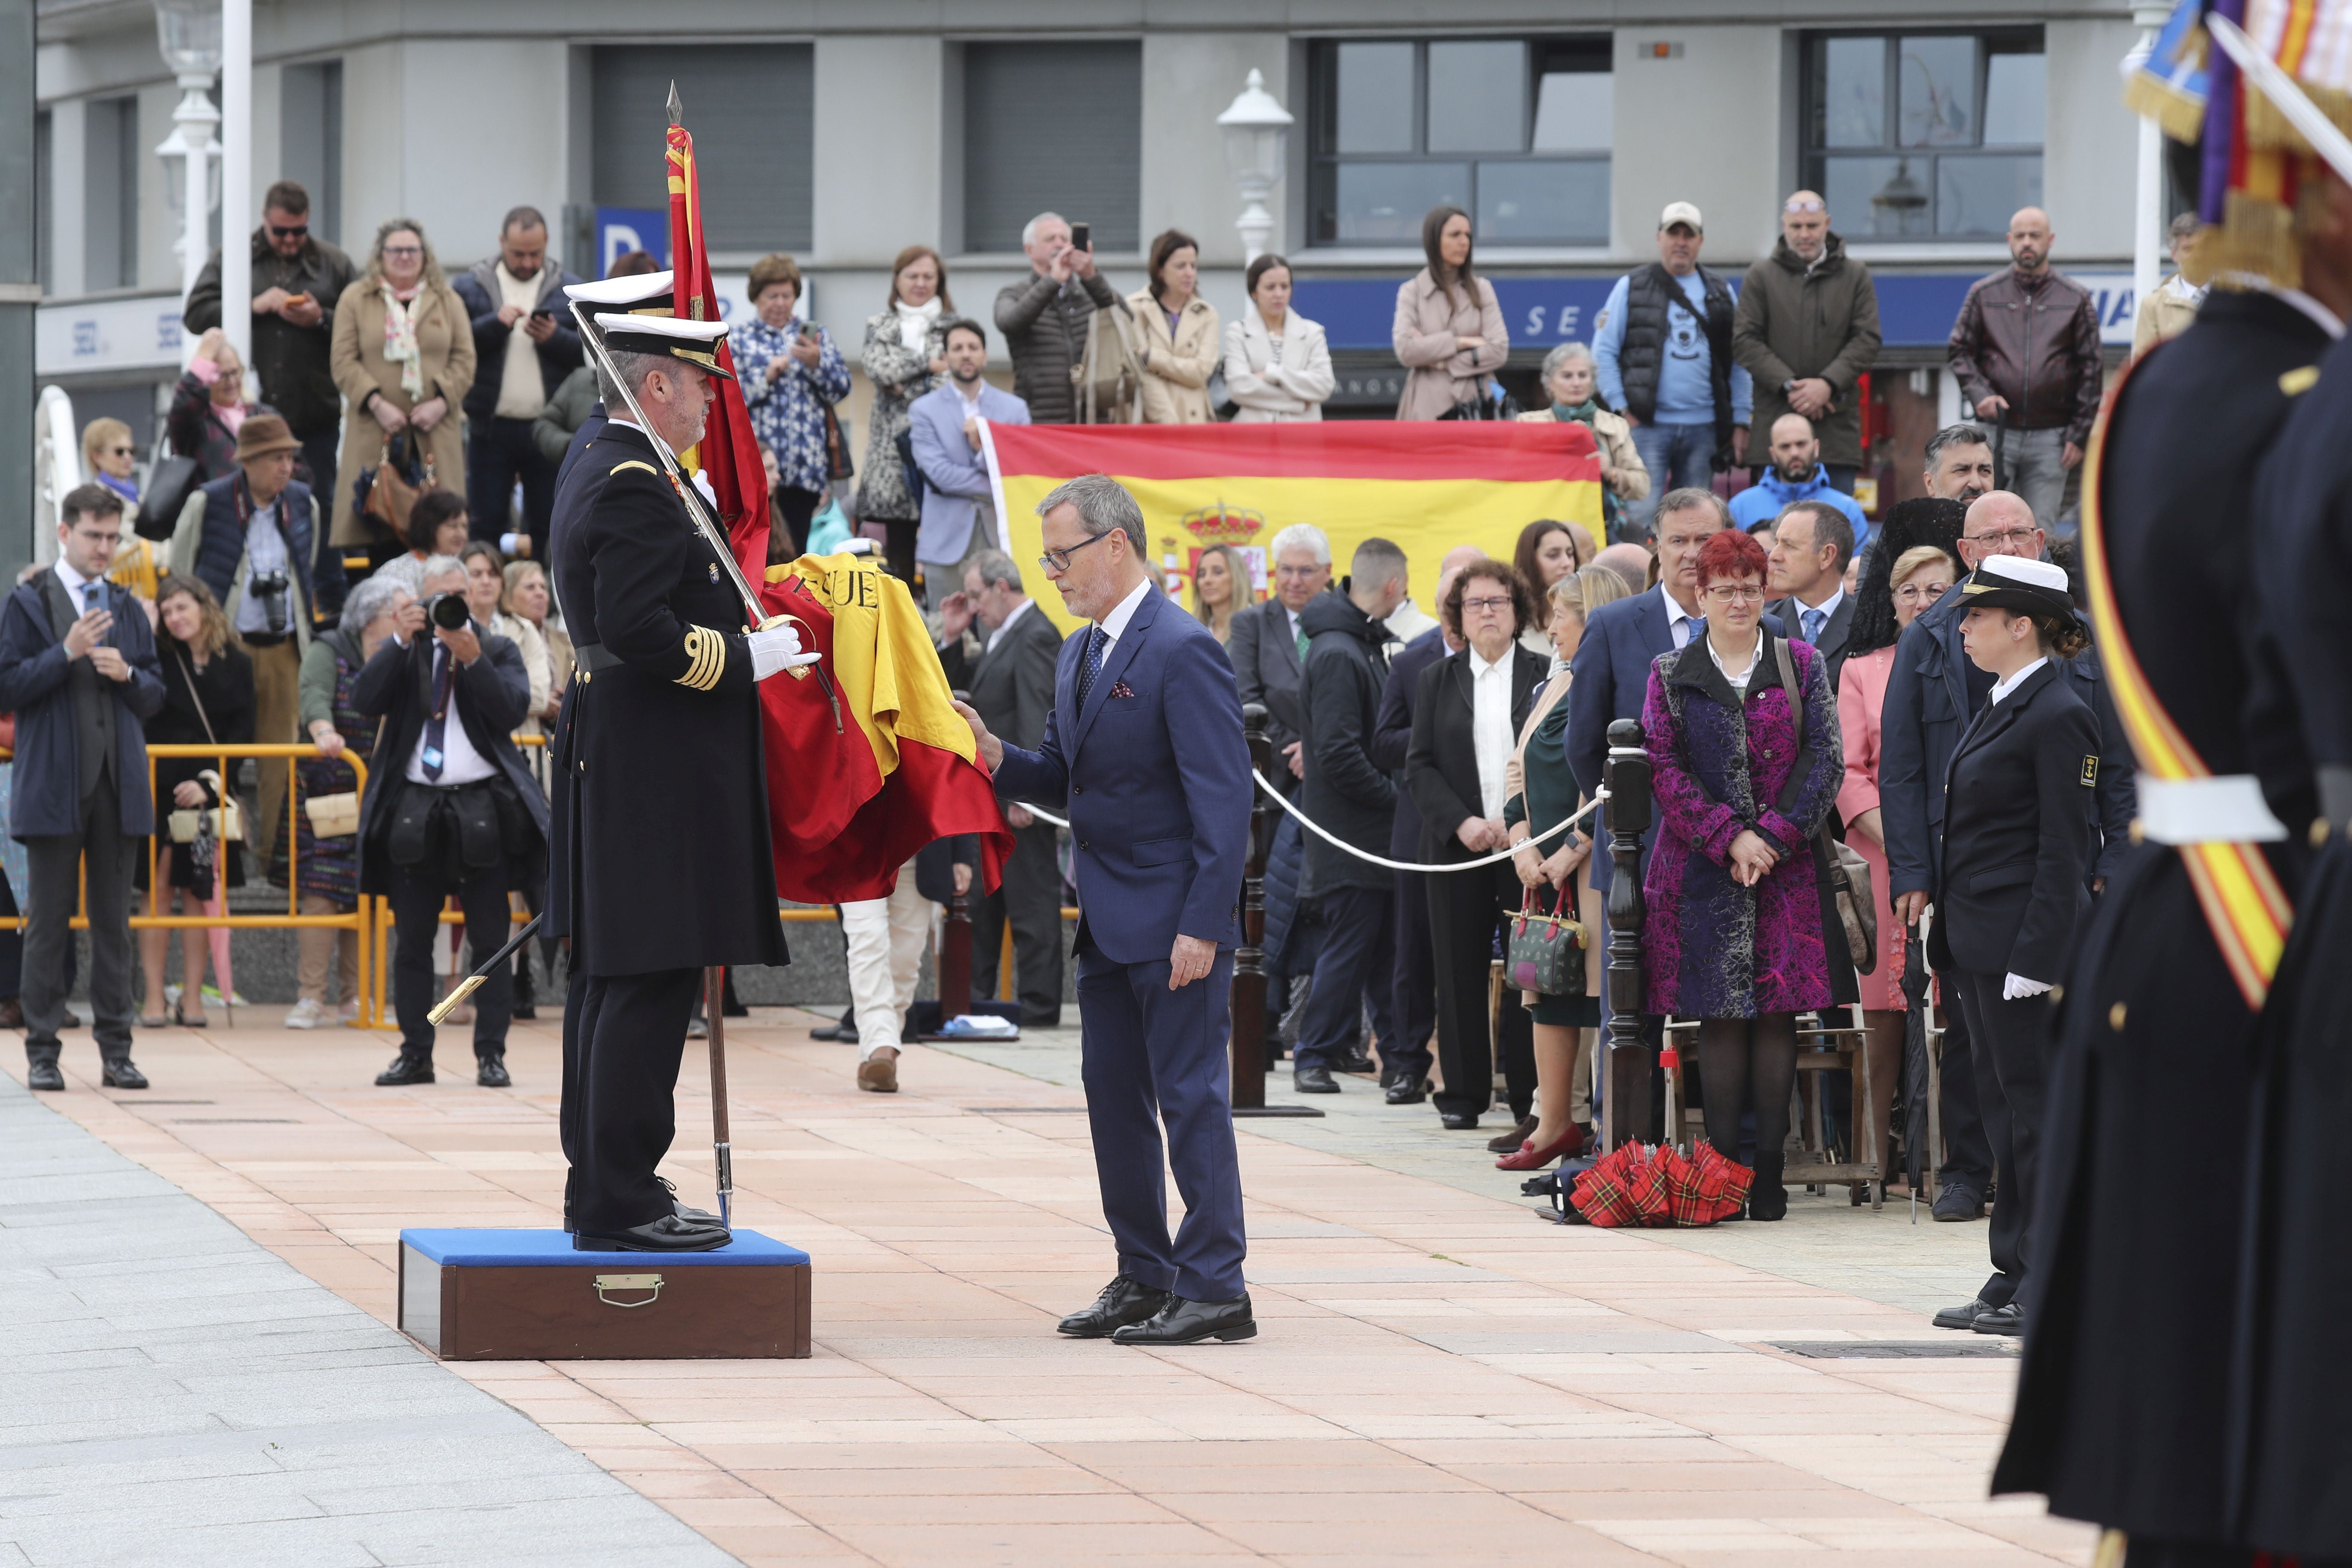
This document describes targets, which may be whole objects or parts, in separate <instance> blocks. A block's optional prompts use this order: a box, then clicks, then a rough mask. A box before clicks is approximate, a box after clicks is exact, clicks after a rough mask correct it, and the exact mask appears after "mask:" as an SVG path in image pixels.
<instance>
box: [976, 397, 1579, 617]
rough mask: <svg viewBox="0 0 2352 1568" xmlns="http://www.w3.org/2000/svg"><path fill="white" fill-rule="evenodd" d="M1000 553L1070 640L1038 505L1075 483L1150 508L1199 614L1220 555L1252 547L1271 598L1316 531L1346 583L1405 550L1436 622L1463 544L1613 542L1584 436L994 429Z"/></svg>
mask: <svg viewBox="0 0 2352 1568" xmlns="http://www.w3.org/2000/svg"><path fill="white" fill-rule="evenodd" d="M981 433H982V447H983V450H984V451H985V453H986V456H987V460H988V470H989V479H990V480H991V482H992V484H993V485H994V487H995V491H996V515H997V518H998V520H999V521H998V526H999V529H1000V530H1001V534H1000V538H1001V539H1002V541H1003V544H1004V548H1005V549H1006V551H1007V552H1010V553H1011V555H1012V556H1013V559H1014V560H1015V561H1017V562H1019V563H1021V572H1022V576H1023V579H1024V582H1025V584H1026V585H1027V587H1028V590H1029V595H1030V597H1032V598H1034V599H1035V600H1036V601H1037V603H1038V605H1040V606H1041V607H1042V608H1044V610H1045V613H1046V614H1047V615H1049V616H1052V617H1053V618H1054V620H1055V622H1057V623H1058V624H1059V625H1060V626H1062V627H1063V628H1064V629H1065V630H1073V629H1075V628H1076V624H1077V623H1076V621H1074V620H1073V619H1072V618H1071V617H1070V616H1069V615H1068V614H1067V612H1066V611H1065V610H1064V609H1063V608H1062V596H1061V595H1059V594H1057V593H1055V592H1054V591H1053V585H1052V584H1050V583H1048V582H1047V581H1046V580H1045V572H1044V570H1043V569H1042V568H1040V567H1039V566H1038V564H1037V557H1038V555H1039V554H1040V553H1041V552H1042V551H1043V549H1044V546H1043V544H1042V542H1041V540H1040V536H1039V527H1040V524H1039V521H1038V518H1037V503H1038V502H1039V501H1041V500H1045V496H1046V494H1047V492H1049V491H1050V490H1052V489H1053V488H1054V487H1055V485H1058V484H1060V483H1061V482H1062V481H1063V480H1065V479H1073V478H1075V477H1076V476H1077V475H1079V474H1095V473H1100V474H1108V475H1109V476H1111V478H1113V479H1117V480H1118V481H1119V482H1120V483H1121V484H1123V485H1125V486H1126V487H1127V488H1128V489H1129V490H1131V491H1132V492H1134V495H1135V499H1136V500H1138V501H1139V502H1141V503H1142V506H1143V519H1144V522H1145V524H1146V525H1147V526H1148V527H1149V529H1150V539H1151V553H1152V555H1153V557H1154V558H1155V559H1156V560H1157V561H1158V562H1159V563H1160V567H1161V568H1162V571H1163V572H1164V573H1166V574H1168V575H1169V578H1170V581H1171V585H1172V586H1173V587H1174V589H1175V590H1176V591H1178V592H1179V593H1181V594H1182V595H1183V596H1184V598H1185V602H1186V603H1187V605H1189V604H1190V602H1191V599H1190V595H1189V593H1188V592H1185V590H1186V588H1187V586H1188V585H1189V584H1190V583H1191V581H1192V564H1193V563H1194V562H1195V561H1196V560H1197V559H1199V556H1200V552H1202V550H1203V549H1205V548H1207V547H1208V546H1209V545H1212V544H1232V545H1236V546H1239V547H1240V548H1241V550H1242V552H1243V553H1244V556H1245V557H1246V558H1248V559H1249V560H1250V561H1251V563H1252V564H1253V566H1254V568H1255V573H1256V574H1257V581H1256V583H1255V585H1254V586H1255V590H1256V593H1257V595H1263V593H1264V591H1265V587H1266V585H1267V580H1266V573H1267V571H1268V570H1269V569H1270V568H1271V566H1272V565H1273V561H1272V558H1271V550H1270V547H1271V544H1272V542H1273V539H1274V536H1275V535H1276V533H1278V532H1280V531H1282V530H1283V529H1285V528H1287V527H1289V526H1290V525H1291V524H1292V523H1296V522H1310V523H1313V524H1314V525H1315V526H1316V527H1318V528H1319V529H1321V530H1322V531H1324V533H1325V534H1326V535H1327V536H1328V538H1329V539H1330V541H1331V560H1332V563H1333V569H1334V571H1335V573H1339V574H1344V573H1345V572H1346V571H1347V570H1348V558H1349V555H1351V554H1352V553H1354V552H1355V548H1356V546H1357V545H1358V544H1360V543H1361V542H1363V541H1364V540H1367V539H1371V538H1375V537H1377V538H1381V539H1386V540H1390V541H1391V542H1394V543H1396V544H1398V545H1400V546H1402V548H1403V550H1404V552H1405V556H1406V558H1407V559H1408V560H1409V561H1411V562H1412V593H1413V597H1414V599H1415V600H1416V601H1418V602H1419V603H1420V605H1422V607H1423V609H1428V610H1432V611H1433V610H1434V608H1435V606H1434V605H1433V604H1432V602H1431V601H1432V599H1433V596H1434V594H1435V591H1436V586H1437V563H1438V561H1439V559H1440V558H1441V557H1442V556H1444V553H1445V552H1447V551H1449V550H1451V549H1453V548H1454V546H1455V545H1457V544H1475V545H1477V546H1479V547H1480V548H1482V549H1484V550H1485V551H1486V552H1487V553H1488V554H1489V555H1492V556H1494V557H1496V559H1498V560H1503V561H1507V560H1509V559H1510V558H1511V551H1512V548H1513V546H1515V545H1516V544H1517V542H1518V537H1519V531H1520V530H1521V529H1523V528H1525V527H1526V526H1527V525H1528V523H1530V522H1533V521H1537V520H1538V518H1558V519H1559V520H1560V521H1563V522H1578V523H1582V524H1583V525H1584V526H1585V527H1586V528H1587V529H1588V530H1590V531H1591V532H1592V534H1593V535H1594V537H1595V538H1596V539H1598V538H1599V536H1600V533H1601V459H1600V458H1599V456H1598V455H1597V454H1596V453H1595V451H1594V449H1593V445H1592V433H1591V431H1590V430H1588V429H1586V428H1585V426H1582V425H1579V424H1574V423H1570V424H1554V423H1550V422H1548V421H1538V422H1532V423H1528V424H1524V425H1522V424H1518V423H1516V422H1511V423H1484V422H1471V421H1456V420H1439V421H1435V422H1432V423H1413V424H1401V423H1398V422H1396V421H1392V420H1386V419H1381V420H1331V421H1326V422H1323V423H1319V424H1307V425H992V424H988V423H986V422H983V423H982V426H981Z"/></svg>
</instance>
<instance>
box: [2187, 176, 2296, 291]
mask: <svg viewBox="0 0 2352 1568" xmlns="http://www.w3.org/2000/svg"><path fill="white" fill-rule="evenodd" d="M2193 256H2194V259H2195V261H2196V263H2197V268H2198V270H2199V271H2200V272H2202V273H2203V275H2204V276H2205V277H2206V278H2208V279H2223V278H2225V275H2226V274H2228V273H2231V272H2246V273H2252V274H2253V275H2254V276H2255V277H2257V278H2263V279H2268V280H2269V281H2270V282H2271V283H2273V284H2274V285H2275V286H2277V287H2278V288H2281V289H2299V288H2301V287H2302V286H2303V254H2302V251H2301V248H2300V247H2298V246H2297V245H2296V244H2295V235H2294V213H2293V212H2292V211H2290V210H2289V209H2288V208H2287V207H2286V206H2285V205H2283V204H2281V203H2279V202H2275V201H2272V200H2270V199H2269V198H2267V197H2263V196H2257V195H2252V193H2250V192H2246V191H2231V193H2230V196H2229V203H2228V206H2227V209H2226V211H2225V212H2224V214H2223V216H2222V219H2221V227H2219V228H2209V229H2206V230H2204V231H2203V232H2202V233H2200V235H2199V236H2198V237H2197V246H2196V249H2195V251H2194V253H2193ZM2189 281H2190V282H2192V283H2193V282H2195V281H2197V278H2196V277H2195V276H2194V275H2191V276H2190V277H2189Z"/></svg>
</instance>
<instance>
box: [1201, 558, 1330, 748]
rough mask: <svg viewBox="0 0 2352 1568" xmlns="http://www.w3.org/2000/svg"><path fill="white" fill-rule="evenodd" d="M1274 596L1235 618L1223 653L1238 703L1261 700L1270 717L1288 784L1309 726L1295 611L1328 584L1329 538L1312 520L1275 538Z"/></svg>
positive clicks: (1302, 636) (1302, 643) (1303, 643)
mask: <svg viewBox="0 0 2352 1568" xmlns="http://www.w3.org/2000/svg"><path fill="white" fill-rule="evenodd" d="M1273 555H1274V597H1272V598H1271V599H1268V600H1266V601H1265V603H1264V604H1262V605H1251V606H1250V607H1249V608H1248V609H1246V610H1244V611H1242V612H1241V613H1240V614H1239V615H1237V616H1234V624H1233V629H1232V631H1231V632H1230V634H1229V635H1228V636H1227V637H1226V639H1225V652H1226V654H1227V655H1228V656H1230V657H1231V658H1232V659H1233V661H1234V678H1235V679H1236V680H1237V681H1238V682H1239V683H1240V685H1241V691H1242V701H1243V702H1244V703H1250V702H1263V703H1264V704H1265V710H1266V712H1267V713H1268V714H1269V715H1270V716H1271V717H1272V719H1273V724H1272V731H1273V735H1274V750H1275V754H1276V756H1277V757H1279V758H1280V759H1281V760H1282V763H1283V764H1284V765H1285V766H1286V767H1287V769H1288V770H1289V773H1290V780H1288V781H1284V782H1285V787H1286V788H1295V787H1296V784H1295V782H1293V781H1296V780H1297V779H1298V778H1300V777H1302V776H1303V775H1304V772H1305V767H1306V764H1305V763H1302V762H1301V761H1300V760H1299V738H1300V736H1301V735H1303V734H1304V733H1305V732H1306V728H1307V726H1306V725H1305V724H1304V723H1303V722H1302V721H1300V718H1299V713H1298V672H1299V670H1300V669H1301V668H1304V664H1305V658H1306V650H1307V634H1306V633H1305V632H1303V631H1302V630H1300V629H1299V626H1298V612H1299V611H1301V610H1303V609H1305V608H1306V607H1307V605H1308V604H1309V603H1310V602H1311V601H1312V600H1313V599H1314V597H1315V595H1318V594H1319V593H1321V592H1322V591H1323V590H1324V589H1325V588H1327V587H1328V586H1329V585H1330V582H1331V542H1330V541H1329V540H1328V539H1327V538H1325V537H1324V535H1323V531H1322V530H1321V529H1319V528H1317V527H1315V526H1314V525H1313V524H1311V523H1305V522H1294V523H1292V524H1291V525H1290V526H1289V527H1288V528H1286V529H1284V530H1283V531H1281V532H1279V533H1277V534H1276V535H1275V536H1274V547H1273Z"/></svg>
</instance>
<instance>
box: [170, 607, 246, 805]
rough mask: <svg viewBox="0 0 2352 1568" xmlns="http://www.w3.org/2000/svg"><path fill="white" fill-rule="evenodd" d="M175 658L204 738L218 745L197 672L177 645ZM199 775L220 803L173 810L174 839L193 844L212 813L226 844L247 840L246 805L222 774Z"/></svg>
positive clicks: (207, 772)
mask: <svg viewBox="0 0 2352 1568" xmlns="http://www.w3.org/2000/svg"><path fill="white" fill-rule="evenodd" d="M172 657H173V658H176V659H178V660H179V661H180V672H181V674H183V675H184V676H185V677H186V678H187V681H188V696H189V698H190V699H191V700H194V703H195V705H196V717H197V718H198V719H199V720H201V721H203V723H204V726H205V741H206V742H209V743H210V744H212V745H215V746H217V745H219V744H220V737H219V736H218V735H215V734H214V733H213V720H212V715H211V714H209V713H207V712H205V700H204V695H203V694H202V693H201V692H199V691H198V690H197V689H196V672H195V671H194V670H193V669H190V668H188V656H187V655H186V654H184V653H182V652H181V651H180V650H179V649H178V648H177V647H174V648H173V650H172ZM196 778H197V780H198V781H199V782H203V781H205V780H210V781H211V783H212V786H213V797H214V798H215V799H216V800H218V801H219V802H220V805H216V806H215V807H213V808H212V809H211V810H210V811H209V812H208V811H205V809H204V808H202V807H200V806H193V805H189V806H182V807H180V808H178V809H177V810H175V811H173V813H172V819H171V827H172V842H173V843H174V844H193V843H194V842H195V840H196V835H197V834H198V833H199V832H201V831H202V830H203V829H202V819H203V818H204V817H205V816H210V817H211V818H212V819H213V820H212V836H213V837H215V838H216V839H218V840H219V841H220V842H222V843H223V844H242V843H244V842H245V808H244V807H243V806H241V805H237V803H236V796H235V795H231V794H229V793H228V791H227V789H226V787H225V786H223V784H221V776H220V774H218V773H215V772H214V771H213V770H212V769H210V768H206V769H205V771H204V772H202V773H198V774H197V775H196Z"/></svg>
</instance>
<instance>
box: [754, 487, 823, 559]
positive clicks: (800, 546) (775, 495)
mask: <svg viewBox="0 0 2352 1568" xmlns="http://www.w3.org/2000/svg"><path fill="white" fill-rule="evenodd" d="M769 494H770V496H771V497H772V499H773V500H774V501H775V503H776V517H777V519H778V520H779V521H782V524H783V527H784V531H785V532H786V533H788V534H790V535H791V536H792V542H793V545H792V553H791V554H789V555H783V556H779V555H778V554H777V553H776V552H775V547H774V546H773V544H771V545H770V546H769V550H768V559H769V560H771V561H797V560H799V559H800V558H801V557H802V556H803V555H805V554H807V553H808V536H809V519H811V518H813V517H814V516H815V515H816V509H817V503H818V502H819V501H822V500H824V493H823V492H822V491H819V490H804V489H796V488H795V487H793V486H792V485H778V486H777V487H776V488H775V489H773V490H771V491H770V492H769Z"/></svg>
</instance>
